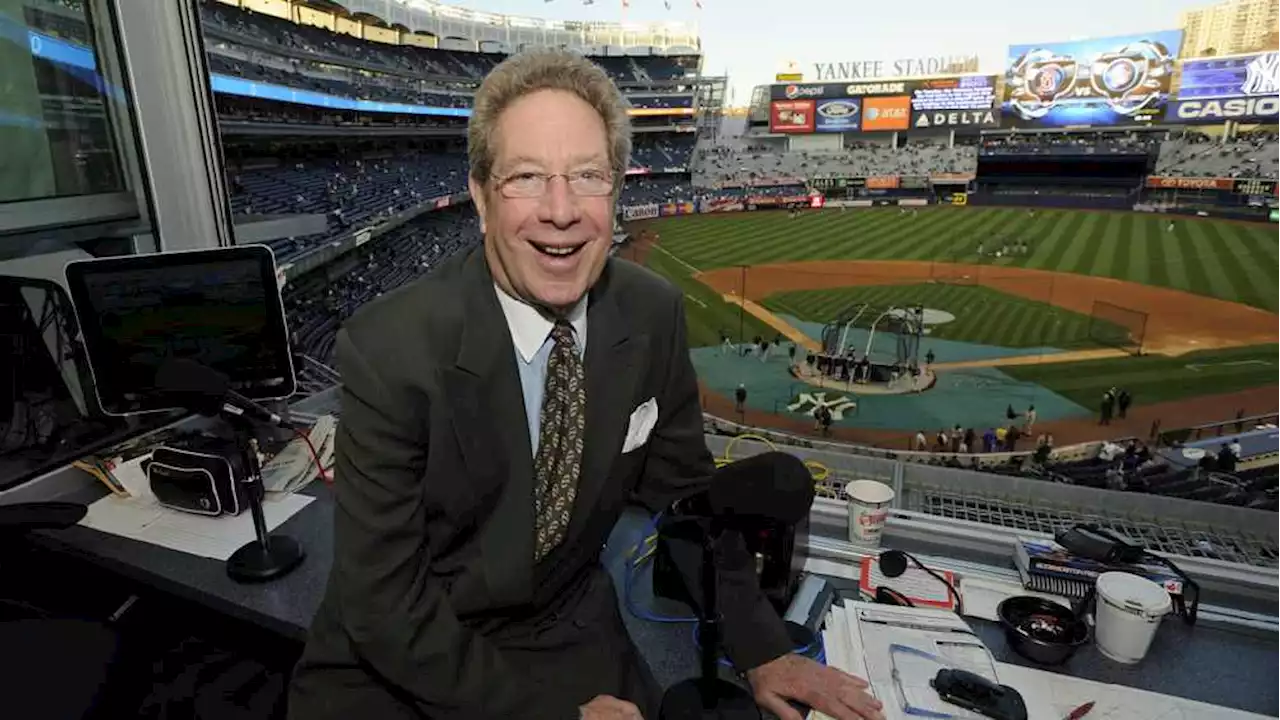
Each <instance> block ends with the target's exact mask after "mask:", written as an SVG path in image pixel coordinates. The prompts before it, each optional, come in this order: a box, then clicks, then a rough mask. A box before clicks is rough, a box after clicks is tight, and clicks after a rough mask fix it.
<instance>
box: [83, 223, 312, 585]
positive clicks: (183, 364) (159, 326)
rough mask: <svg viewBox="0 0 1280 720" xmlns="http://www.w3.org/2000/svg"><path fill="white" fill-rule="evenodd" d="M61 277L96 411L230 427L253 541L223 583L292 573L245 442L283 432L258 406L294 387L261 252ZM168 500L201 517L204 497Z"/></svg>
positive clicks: (290, 547)
mask: <svg viewBox="0 0 1280 720" xmlns="http://www.w3.org/2000/svg"><path fill="white" fill-rule="evenodd" d="M66 277H67V285H68V287H69V288H70V295H71V298H72V303H73V305H74V307H75V311H76V315H77V317H78V319H79V321H80V327H81V330H82V333H83V335H84V340H85V349H86V351H87V355H88V357H89V365H90V368H91V370H92V371H93V376H94V378H95V380H96V382H95V385H94V388H95V392H96V393H97V395H98V399H99V401H100V403H101V405H102V407H103V409H104V411H106V412H108V413H116V414H122V415H123V414H138V413H148V412H157V411H161V410H170V409H183V410H189V411H194V412H198V413H201V414H203V415H209V416H221V417H223V418H225V419H226V420H227V421H228V422H229V423H230V424H231V427H232V429H233V431H234V437H235V442H236V445H237V448H238V451H239V456H240V462H239V463H238V465H239V467H238V468H235V471H238V472H239V474H240V475H241V477H240V478H238V480H239V482H240V483H242V484H243V486H244V491H245V493H244V494H245V495H246V496H247V499H248V501H249V503H248V504H249V510H250V512H251V513H252V515H253V527H254V530H255V532H256V534H257V540H256V541H254V542H251V543H248V544H246V545H245V546H243V547H241V548H240V549H238V550H236V552H235V553H234V554H233V555H232V556H231V557H230V558H229V559H228V561H227V574H228V575H230V576H231V578H232V579H234V580H236V581H239V582H260V581H264V580H270V579H273V578H276V577H280V576H281V575H284V574H285V573H288V572H289V571H291V570H293V569H294V568H295V567H297V566H298V564H299V563H301V562H302V559H303V557H304V556H305V554H304V553H303V551H302V546H301V545H299V544H298V543H297V542H296V541H294V540H292V539H290V538H288V537H285V536H279V537H276V538H272V537H271V535H270V533H269V532H268V531H267V523H266V518H265V517H264V516H263V513H262V497H263V494H264V493H263V487H262V469H261V467H260V464H259V462H258V452H257V444H256V442H257V441H256V440H255V437H254V436H255V429H256V425H257V424H263V425H265V424H275V425H285V426H287V423H285V422H284V421H283V420H282V419H281V418H280V417H279V416H278V415H275V414H274V413H272V412H270V411H269V410H267V409H265V408H263V407H262V406H260V405H258V404H257V402H256V400H260V399H266V398H270V399H282V398H286V397H289V396H290V395H292V394H293V392H294V390H295V389H296V386H297V380H296V378H295V376H294V368H293V360H292V357H293V356H292V354H291V352H290V349H289V335H288V332H287V330H286V326H287V324H286V320H285V314H284V303H283V301H282V299H281V297H280V286H279V283H278V282H277V280H276V266H275V256H274V255H272V253H271V251H270V249H269V248H266V247H264V246H245V247H236V248H216V249H211V250H197V251H193V252H179V253H157V254H154V255H133V256H126V257H112V258H100V259H94V260H87V261H80V262H73V263H70V264H68V265H67V267H66ZM168 491H169V499H170V500H171V502H169V503H167V504H168V505H170V506H171V507H177V508H179V509H183V508H191V507H193V503H194V507H196V508H198V507H199V504H200V501H201V498H191V497H186V498H181V497H178V496H181V495H184V493H185V494H186V495H188V496H189V495H192V494H193V492H192V491H191V490H190V489H188V490H183V489H181V488H179V487H178V486H176V485H175V486H173V487H170V488H168ZM156 496H157V497H164V496H165V493H163V492H157V493H156ZM203 499H204V500H205V501H209V499H208V498H203ZM210 505H212V502H210Z"/></svg>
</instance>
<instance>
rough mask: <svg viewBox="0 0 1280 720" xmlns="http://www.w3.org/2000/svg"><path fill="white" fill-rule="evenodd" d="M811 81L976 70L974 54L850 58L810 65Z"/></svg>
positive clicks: (976, 60)
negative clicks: (866, 58) (869, 58)
mask: <svg viewBox="0 0 1280 720" xmlns="http://www.w3.org/2000/svg"><path fill="white" fill-rule="evenodd" d="M813 70H814V74H815V77H814V80H817V81H819V82H823V81H832V80H834V81H840V80H874V79H877V78H886V77H923V76H926V75H954V74H957V73H972V72H978V56H977V55H938V56H936V57H914V58H899V59H897V60H888V61H885V60H850V61H848V62H820V63H814V64H813Z"/></svg>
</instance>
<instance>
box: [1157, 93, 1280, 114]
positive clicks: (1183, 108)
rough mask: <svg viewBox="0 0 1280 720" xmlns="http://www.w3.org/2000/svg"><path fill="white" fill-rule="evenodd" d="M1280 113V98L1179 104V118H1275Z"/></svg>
mask: <svg viewBox="0 0 1280 720" xmlns="http://www.w3.org/2000/svg"><path fill="white" fill-rule="evenodd" d="M1277 113H1280V98H1276V97H1275V96H1271V97H1260V98H1235V99H1232V100H1183V101H1182V102H1180V103H1178V118H1180V119H1182V120H1196V119H1199V118H1233V117H1245V116H1249V115H1266V116H1271V117H1275V116H1276V114H1277Z"/></svg>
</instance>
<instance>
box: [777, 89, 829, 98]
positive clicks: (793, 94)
mask: <svg viewBox="0 0 1280 720" xmlns="http://www.w3.org/2000/svg"><path fill="white" fill-rule="evenodd" d="M782 92H783V94H784V95H786V96H787V99H788V100H795V99H796V98H804V97H820V96H821V95H822V86H821V85H788V86H787V89H786V90H783V91H782Z"/></svg>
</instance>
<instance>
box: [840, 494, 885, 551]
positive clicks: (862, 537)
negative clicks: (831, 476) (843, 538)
mask: <svg viewBox="0 0 1280 720" xmlns="http://www.w3.org/2000/svg"><path fill="white" fill-rule="evenodd" d="M844 492H845V495H847V496H848V497H849V542H851V543H854V544H857V545H879V544H880V536H881V535H883V534H884V522H885V520H887V519H888V517H889V504H890V503H892V502H893V488H891V487H889V486H888V485H885V484H884V483H882V482H876V481H875V480H854V481H853V482H851V483H849V484H848V485H845V486H844Z"/></svg>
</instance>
